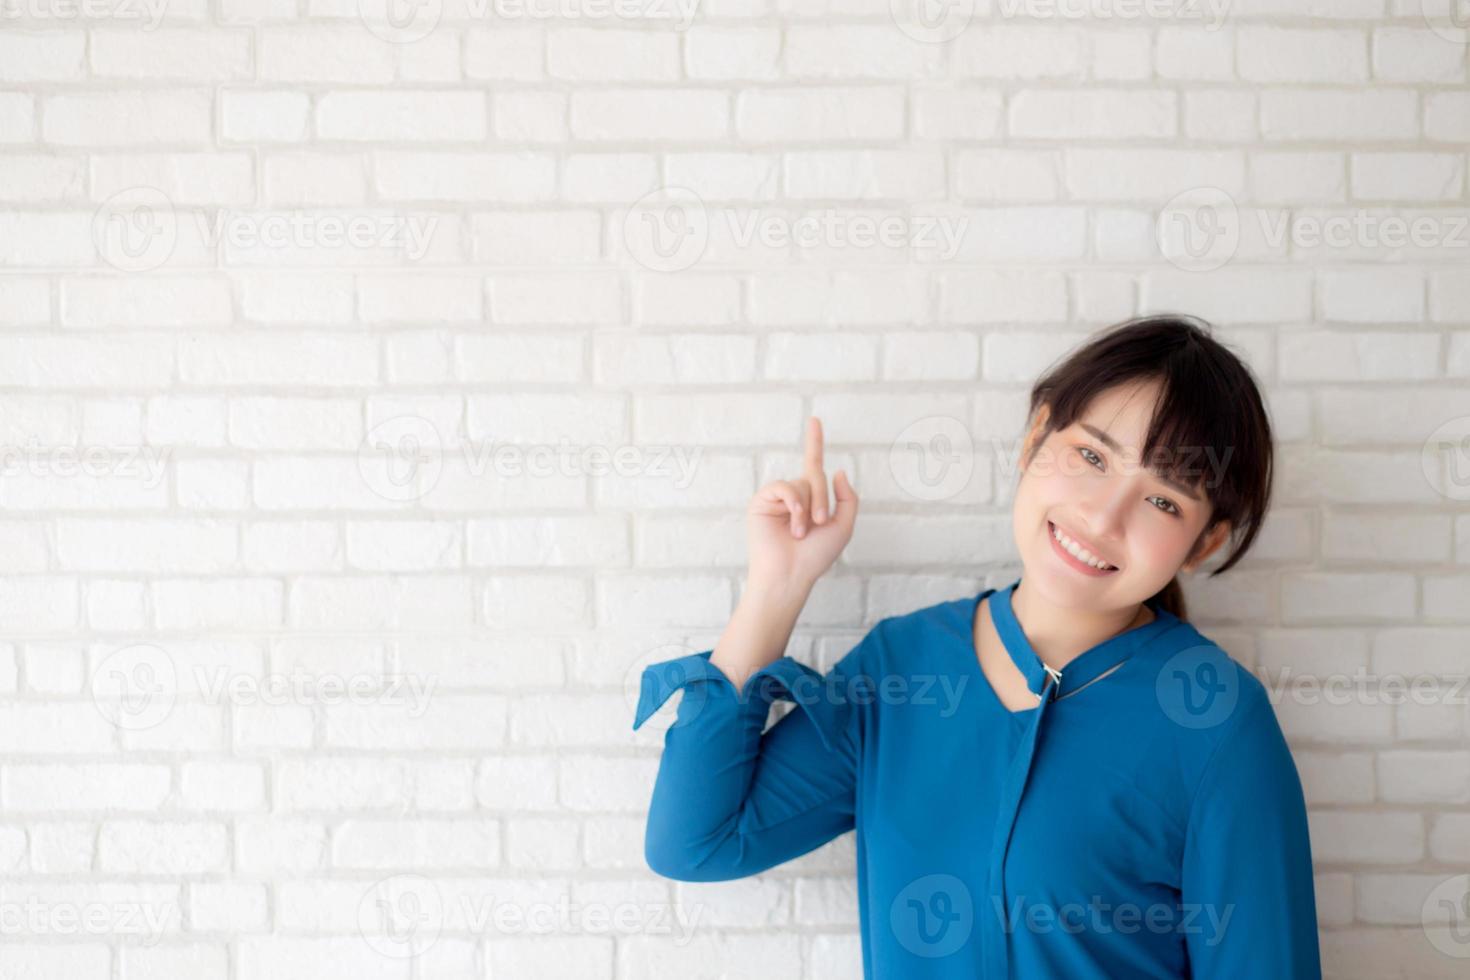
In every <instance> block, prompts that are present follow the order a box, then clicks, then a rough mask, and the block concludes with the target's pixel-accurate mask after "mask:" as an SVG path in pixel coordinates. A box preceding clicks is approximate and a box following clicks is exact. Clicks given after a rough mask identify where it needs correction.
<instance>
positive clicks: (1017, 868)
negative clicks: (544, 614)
mask: <svg viewBox="0 0 1470 980" xmlns="http://www.w3.org/2000/svg"><path fill="white" fill-rule="evenodd" d="M1019 584H1020V579H1019V578H1017V579H1016V581H1014V582H1012V583H1011V584H1010V585H1008V586H1006V587H1004V588H1001V589H986V590H984V591H982V592H980V593H979V594H977V595H974V596H971V597H966V598H961V599H956V600H952V601H946V602H941V603H938V604H936V605H931V606H928V607H926V608H923V609H919V610H916V611H914V612H911V613H908V614H905V615H899V616H891V617H888V618H886V619H884V620H882V621H881V622H879V623H878V624H877V625H876V626H874V627H873V628H872V629H871V630H870V631H869V632H868V634H867V635H866V636H865V637H863V639H862V640H861V641H860V642H858V644H857V645H856V646H855V647H853V648H852V649H851V650H850V651H849V652H848V653H847V654H846V655H844V656H843V657H842V658H841V659H840V660H839V661H838V662H837V663H836V664H835V665H834V666H833V667H832V669H831V670H830V671H829V672H828V673H827V674H825V675H823V674H820V673H818V672H817V671H815V670H813V669H812V668H810V667H807V666H806V665H804V664H801V663H799V662H798V661H796V660H793V659H792V658H790V657H785V656H783V657H781V658H780V659H778V660H776V661H775V662H774V663H771V664H769V665H768V666H766V667H764V668H762V669H761V670H760V671H758V672H757V673H755V674H754V675H752V676H751V677H750V678H749V679H748V680H747V681H746V683H745V687H744V690H743V691H739V692H737V691H736V690H735V687H734V685H733V684H732V683H731V682H730V681H729V679H728V678H726V676H725V675H724V674H723V673H722V672H721V671H720V669H719V668H717V667H715V666H714V665H713V664H711V663H710V660H709V658H710V655H711V654H712V653H713V652H714V651H713V650H706V651H704V652H701V653H694V654H689V655H687V656H682V657H677V658H674V659H670V660H665V661H662V662H659V663H655V664H652V665H650V666H648V667H647V668H645V670H644V671H643V674H642V688H641V691H640V696H639V703H638V707H637V711H636V716H635V718H634V721H633V727H634V728H635V729H636V728H637V727H638V726H639V725H641V724H643V722H644V721H645V720H646V719H647V718H648V716H649V715H651V714H652V713H653V712H655V711H656V710H658V708H659V706H660V705H662V704H663V703H664V701H666V700H667V699H668V698H669V696H670V695H671V694H673V692H674V691H675V690H682V691H683V696H682V698H681V699H680V701H679V705H678V711H677V714H676V717H675V718H674V719H673V721H672V723H671V726H670V727H669V729H668V731H667V732H666V733H665V736H664V748H663V755H662V757H661V759H660V763H659V770H658V776H657V779H656V781H655V784H654V788H653V797H652V801H651V804H650V808H649V814H648V825H647V833H646V837H645V855H646V859H647V861H648V864H649V867H650V868H652V870H653V871H655V872H656V873H658V874H660V875H662V876H665V877H668V878H673V879H677V880H683V881H723V880H728V879H733V878H742V877H745V876H748V875H754V874H757V873H759V872H761V871H764V870H766V869H768V868H771V867H773V866H775V865H778V864H781V863H783V862H785V861H788V860H790V859H792V858H795V857H797V856H799V855H802V854H805V853H807V852H809V851H811V850H813V849H815V848H816V847H818V846H820V845H822V844H824V843H826V842H827V841H830V840H832V839H833V838H835V837H837V836H838V835H840V834H843V833H845V832H847V831H849V830H853V831H855V832H856V845H857V883H858V896H859V904H858V915H859V926H860V929H861V941H862V958H863V975H864V977H866V978H870V980H871V978H882V980H917V978H931V977H935V978H940V977H942V978H961V977H963V978H977V977H980V978H987V980H1000V978H1011V977H1018V978H1025V980H1032V978H1036V980H1051V978H1067V980H1094V978H1095V980H1116V978H1120V977H1127V978H1144V977H1158V978H1183V977H1189V978H1195V980H1238V978H1241V977H1251V978H1253V980H1277V978H1280V980H1286V978H1291V980H1315V978H1320V977H1321V967H1320V960H1319V953H1318V934H1317V916H1316V904H1315V893H1314V889H1313V880H1312V858H1311V850H1310V844H1309V840H1308V833H1307V816H1306V804H1305V800H1304V798H1303V794H1302V788H1301V782H1300V779H1299V777H1298V774H1297V770H1296V766H1295V764H1294V763H1293V761H1292V758H1291V754H1290V751H1289V750H1288V747H1287V744H1286V741H1285V739H1284V737H1283V735H1282V732H1281V728H1280V726H1279V724H1278V722H1277V720H1276V715H1275V712H1274V711H1273V709H1272V707H1271V703H1270V700H1269V698H1268V696H1267V693H1266V690H1265V688H1264V686H1263V685H1262V684H1261V682H1260V681H1259V680H1258V679H1257V678H1256V677H1255V676H1254V675H1252V674H1251V673H1250V672H1249V671H1247V670H1245V669H1244V668H1243V667H1241V666H1240V665H1238V664H1237V663H1236V662H1235V661H1234V660H1233V659H1231V658H1230V657H1229V656H1228V655H1227V654H1225V652H1224V651H1223V650H1222V649H1221V648H1220V647H1219V646H1217V645H1216V644H1215V643H1213V642H1212V641H1210V640H1209V639H1207V638H1205V637H1204V636H1203V635H1202V634H1201V633H1199V632H1198V631H1197V630H1196V629H1195V628H1194V626H1193V625H1192V624H1190V623H1188V622H1186V621H1184V620H1181V619H1179V618H1178V617H1177V616H1174V615H1173V614H1172V613H1170V612H1168V611H1167V610H1166V609H1164V608H1162V607H1161V606H1159V605H1158V604H1157V603H1155V602H1153V601H1150V603H1149V604H1148V605H1149V608H1150V609H1151V610H1152V611H1153V613H1154V618H1153V619H1152V620H1150V621H1148V622H1146V623H1144V624H1142V625H1140V626H1136V627H1133V628H1131V629H1128V630H1126V631H1124V632H1122V633H1120V634H1118V635H1116V636H1114V637H1111V638H1110V639H1108V640H1106V641H1104V642H1102V643H1100V644H1098V645H1097V646H1094V647H1092V648H1091V649H1089V650H1087V651H1085V652H1083V653H1082V654H1080V655H1079V656H1077V657H1076V658H1075V659H1073V660H1072V661H1071V662H1070V663H1068V664H1066V665H1065V667H1064V668H1063V669H1062V670H1061V671H1060V672H1054V671H1053V670H1052V669H1051V668H1050V667H1047V666H1046V665H1044V664H1043V662H1042V661H1041V659H1040V658H1039V657H1038V656H1037V655H1036V653H1035V651H1034V650H1033V649H1032V648H1031V646H1030V644H1029V643H1028V641H1027V639H1026V635H1025V633H1024V632H1022V630H1021V627H1020V623H1019V622H1018V620H1017V619H1016V617H1015V613H1014V611H1013V609H1012V606H1011V594H1012V593H1013V592H1014V591H1015V588H1016V586H1017V585H1019ZM987 596H989V597H990V600H991V601H990V603H989V606H990V615H991V618H992V620H993V621H994V623H995V627H996V631H997V633H998V634H999V636H1000V638H1001V641H1002V643H1003V645H1004V646H1005V648H1006V650H1007V651H1008V652H1009V653H1010V656H1011V659H1012V660H1013V661H1014V663H1015V664H1016V666H1017V667H1018V668H1019V669H1020V671H1021V672H1022V674H1023V675H1025V677H1026V679H1027V681H1028V684H1029V686H1030V690H1031V691H1032V692H1033V693H1035V694H1038V695H1040V696H1041V698H1042V699H1041V701H1040V702H1039V703H1038V705H1037V706H1036V707H1034V708H1029V709H1024V710H1020V711H1010V710H1009V709H1007V708H1006V707H1005V706H1004V705H1003V704H1002V703H1001V701H1000V699H999V697H998V696H997V695H996V694H995V691H994V689H993V688H992V687H991V686H990V683H989V682H988V681H987V680H986V678H985V675H984V673H983V672H982V669H981V666H980V663H979V660H978V657H977V655H976V651H975V646H974V624H975V621H976V620H975V617H976V614H977V612H978V610H979V607H980V603H981V602H982V601H983V600H985V598H986V597H987ZM1058 675H1059V676H1058ZM778 698H780V699H786V700H791V701H794V702H796V704H797V705H798V707H797V708H795V709H793V710H791V711H790V712H788V713H787V714H785V715H784V716H783V717H782V718H780V719H779V720H778V721H777V722H776V723H775V724H774V725H772V726H771V727H770V730H769V731H763V729H764V728H765V723H766V721H767V719H768V715H769V709H770V706H771V704H772V702H773V701H774V700H775V699H778Z"/></svg>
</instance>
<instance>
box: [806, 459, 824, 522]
mask: <svg viewBox="0 0 1470 980" xmlns="http://www.w3.org/2000/svg"><path fill="white" fill-rule="evenodd" d="M805 482H806V485H807V486H808V487H810V488H811V501H812V520H813V521H815V522H816V523H818V524H823V523H825V522H826V520H827V513H828V505H827V474H826V473H822V472H817V473H809V474H807V476H806V480H805Z"/></svg>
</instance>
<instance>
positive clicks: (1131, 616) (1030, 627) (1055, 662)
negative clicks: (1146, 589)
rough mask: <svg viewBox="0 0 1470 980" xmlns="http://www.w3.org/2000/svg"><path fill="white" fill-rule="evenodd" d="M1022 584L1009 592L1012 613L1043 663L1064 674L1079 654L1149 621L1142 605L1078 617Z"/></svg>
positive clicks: (1150, 617)
mask: <svg viewBox="0 0 1470 980" xmlns="http://www.w3.org/2000/svg"><path fill="white" fill-rule="evenodd" d="M1023 585H1024V580H1023V581H1022V582H1018V583H1017V584H1016V587H1015V589H1014V590H1013V591H1012V592H1011V611H1012V612H1013V613H1014V614H1015V617H1016V621H1017V622H1018V623H1020V624H1021V631H1022V632H1023V633H1025V634H1026V639H1027V640H1028V641H1030V643H1031V649H1033V650H1035V651H1036V655H1037V656H1038V657H1040V658H1041V661H1042V663H1044V664H1046V665H1047V666H1049V667H1052V668H1055V669H1056V670H1063V669H1065V668H1066V666H1067V664H1069V663H1071V662H1072V661H1073V660H1076V659H1077V657H1078V656H1079V655H1081V654H1082V653H1084V652H1086V651H1088V650H1091V649H1092V648H1093V647H1095V646H1097V645H1098V644H1100V643H1103V642H1105V641H1107V640H1110V639H1112V638H1113V637H1115V636H1117V635H1118V634H1119V633H1122V632H1124V631H1126V630H1129V629H1132V628H1133V627H1135V626H1141V625H1143V624H1144V623H1147V622H1150V621H1152V620H1153V619H1154V618H1155V616H1154V612H1153V610H1152V609H1149V608H1148V606H1147V605H1146V604H1144V603H1142V602H1140V603H1136V604H1134V605H1132V606H1127V607H1125V608H1123V609H1118V610H1108V611H1105V612H1101V613H1079V612H1077V610H1075V609H1071V608H1068V607H1064V606H1057V605H1053V604H1052V603H1050V602H1048V601H1047V600H1046V598H1045V597H1044V596H1040V595H1037V594H1036V592H1035V590H1034V589H1026V588H1023Z"/></svg>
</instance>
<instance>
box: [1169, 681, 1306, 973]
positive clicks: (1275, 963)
mask: <svg viewBox="0 0 1470 980" xmlns="http://www.w3.org/2000/svg"><path fill="white" fill-rule="evenodd" d="M1251 690H1252V689H1250V688H1247V689H1245V690H1243V691H1242V696H1243V697H1242V703H1241V705H1240V707H1241V708H1242V709H1244V710H1243V711H1242V713H1241V715H1240V716H1239V717H1238V718H1237V719H1236V724H1235V727H1234V729H1233V730H1232V731H1231V732H1230V733H1229V734H1228V735H1227V736H1226V737H1225V738H1224V739H1222V741H1221V742H1220V743H1219V744H1218V745H1217V746H1216V748H1215V750H1214V754H1213V755H1212V757H1211V758H1210V761H1209V762H1208V763H1207V764H1206V767H1205V772H1204V775H1203V777H1202V778H1201V781H1200V785H1199V789H1198V791H1197V793H1196V796H1195V799H1194V804H1193V807H1192V809H1191V811H1190V818H1189V829H1188V832H1187V837H1186V840H1185V846H1184V868H1183V879H1182V887H1181V890H1182V898H1181V901H1182V902H1183V904H1184V909H1185V911H1186V913H1187V914H1189V915H1192V916H1193V918H1192V920H1190V919H1186V920H1185V921H1186V922H1190V921H1192V926H1191V927H1190V928H1189V929H1187V930H1186V937H1185V938H1186V942H1187V945H1188V951H1189V961H1190V966H1191V973H1190V975H1191V976H1192V977H1193V978H1195V980H1227V978H1229V980H1234V978H1237V977H1246V976H1248V977H1258V978H1262V980H1320V978H1321V976H1322V966H1321V960H1320V954H1319V950H1318V938H1317V908H1316V896H1315V891H1314V887H1313V881H1312V851H1311V843H1310V840H1309V838H1308V834H1307V807H1306V801H1305V799H1304V797H1303V795H1302V787H1301V780H1300V778H1299V777H1298V774H1297V770H1296V764H1295V763H1294V762H1293V761H1292V758H1291V752H1290V750H1289V749H1288V748H1287V744H1286V739H1285V737H1284V736H1283V735H1282V733H1281V726H1280V724H1279V723H1278V722H1277V720H1276V715H1275V712H1274V711H1272V709H1271V702H1270V700H1269V699H1268V698H1267V697H1266V696H1265V694H1264V692H1263V691H1262V692H1259V693H1258V696H1255V697H1252V698H1250V700H1249V701H1246V700H1245V698H1244V695H1245V694H1246V693H1247V692H1248V691H1251ZM1257 690H1258V689H1257Z"/></svg>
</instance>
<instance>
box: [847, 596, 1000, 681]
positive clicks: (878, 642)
mask: <svg viewBox="0 0 1470 980" xmlns="http://www.w3.org/2000/svg"><path fill="white" fill-rule="evenodd" d="M974 601H975V598H974V596H965V597H961V598H958V599H946V600H943V601H940V602H935V603H930V604H929V605H927V606H923V607H921V608H918V609H914V610H911V611H909V612H905V613H895V614H893V615H889V616H884V617H883V618H882V619H880V620H878V622H877V623H875V624H874V625H873V626H872V627H871V628H870V629H869V630H868V632H867V633H866V634H865V635H864V636H863V638H862V639H861V640H860V641H859V642H858V644H857V645H856V646H854V647H853V648H852V649H851V650H849V651H848V652H847V654H846V655H845V656H844V657H842V659H841V660H840V661H838V664H837V666H838V669H840V670H841V671H842V672H844V673H846V674H849V675H851V674H866V675H869V676H873V677H879V676H883V675H889V674H894V673H904V672H912V671H914V670H920V669H922V670H934V669H938V668H940V667H942V666H944V665H946V664H947V663H948V661H949V659H952V658H953V655H954V651H955V650H956V649H958V648H968V645H969V644H970V643H971V642H972V640H971V637H970V619H969V615H970V611H971V610H972V609H973V608H974ZM957 644H959V645H961V646H960V647H957Z"/></svg>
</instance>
